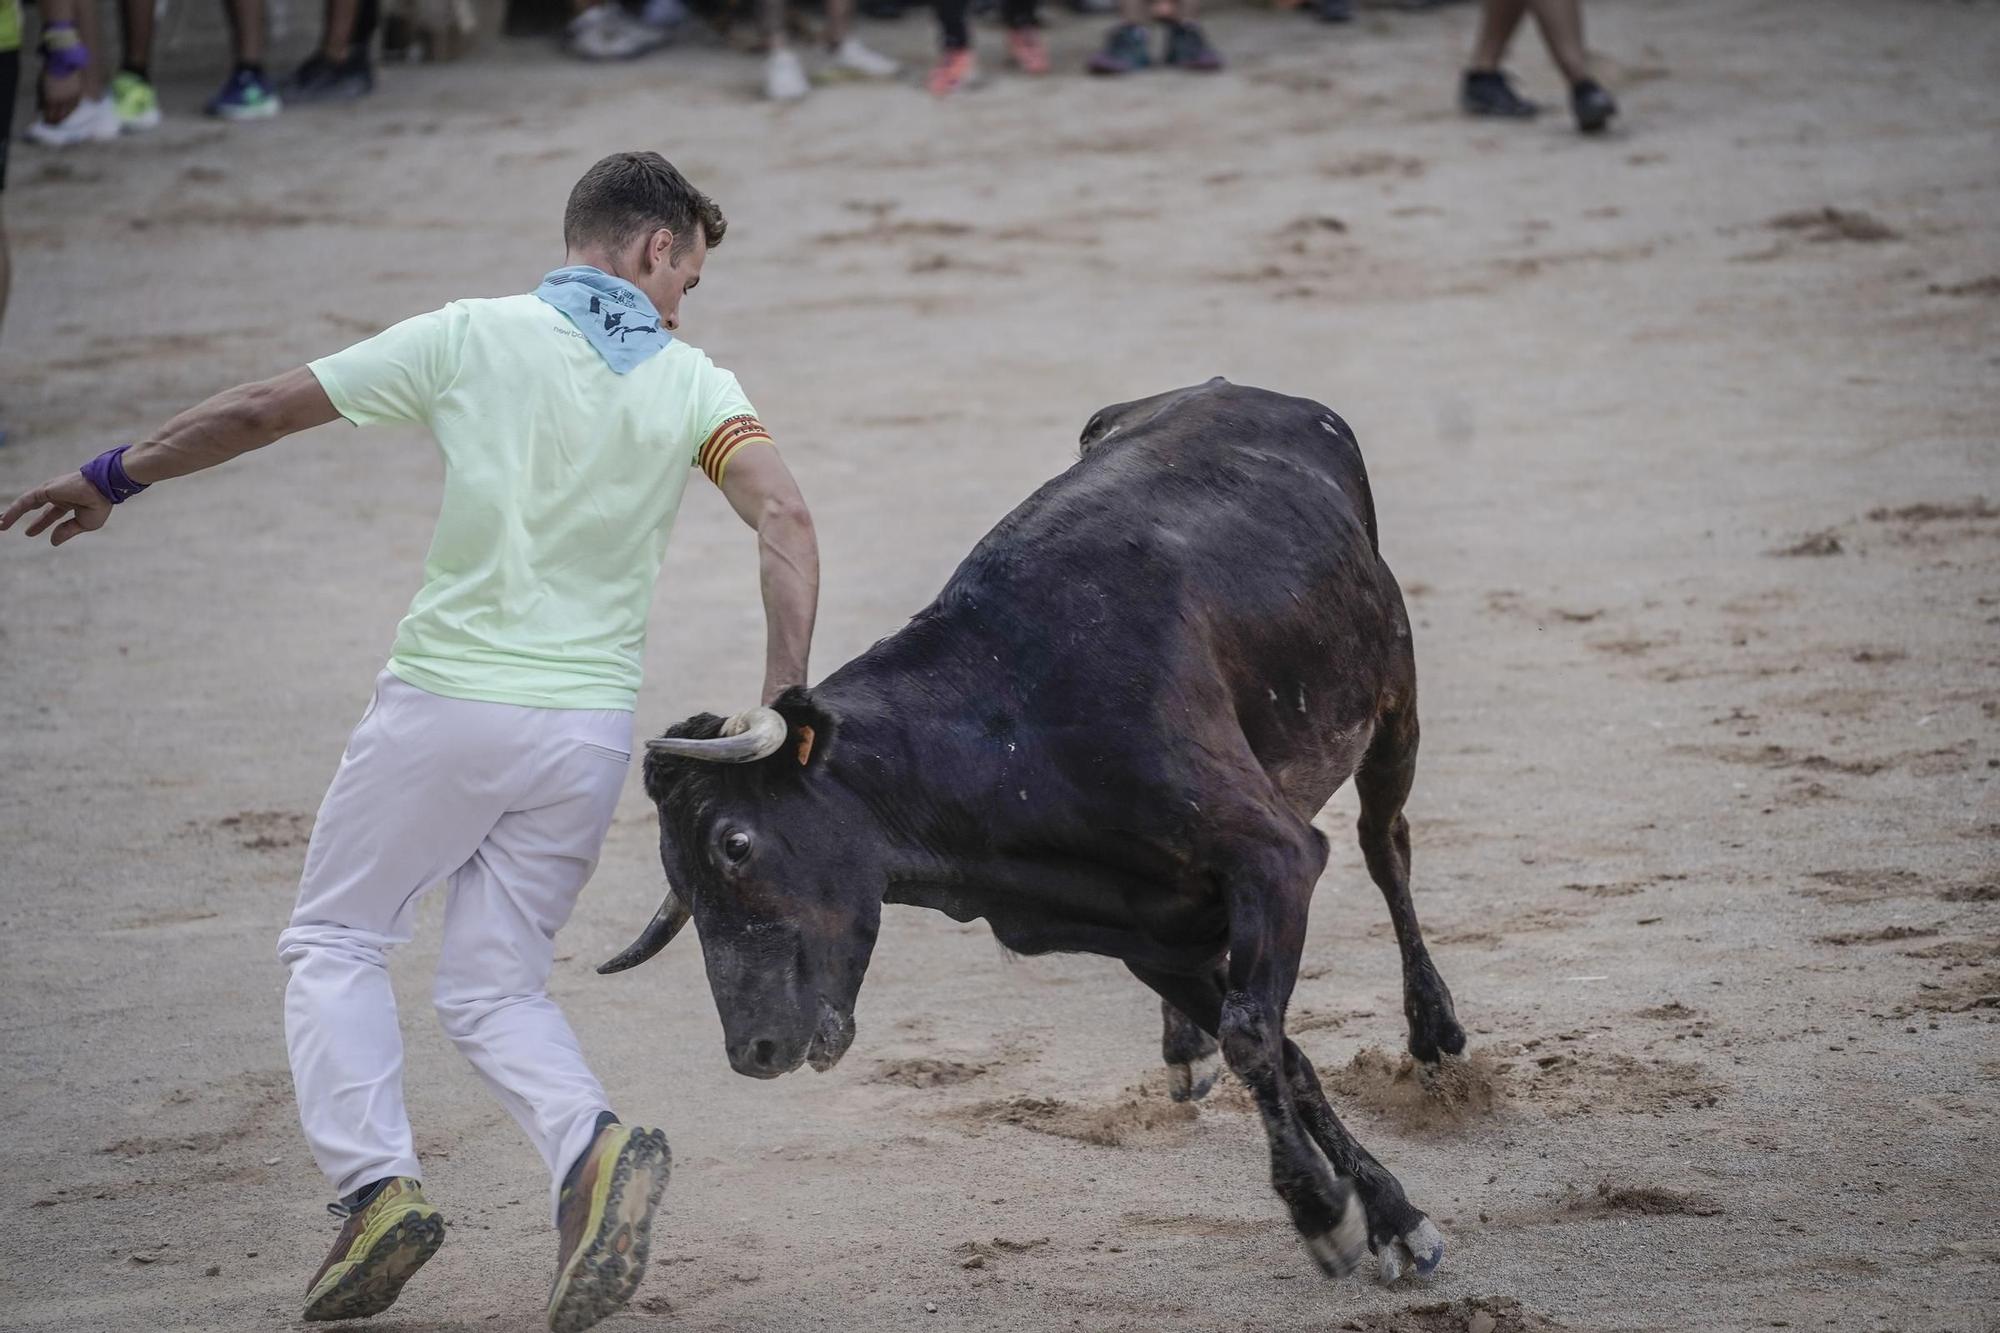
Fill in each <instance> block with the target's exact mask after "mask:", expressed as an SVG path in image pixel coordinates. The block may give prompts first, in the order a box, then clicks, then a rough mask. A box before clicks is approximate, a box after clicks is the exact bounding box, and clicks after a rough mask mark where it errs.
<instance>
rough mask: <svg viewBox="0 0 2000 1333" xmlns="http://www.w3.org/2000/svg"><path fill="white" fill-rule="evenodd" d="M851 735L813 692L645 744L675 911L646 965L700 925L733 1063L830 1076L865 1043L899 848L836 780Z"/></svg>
mask: <svg viewBox="0 0 2000 1333" xmlns="http://www.w3.org/2000/svg"><path fill="white" fill-rule="evenodd" d="M836 730H837V724H836V723H834V722H833V720H832V719H831V718H829V717H828V716H827V715H826V714H825V713H823V712H821V711H820V710H819V709H817V708H816V707H815V706H814V705H813V704H812V703H811V700H810V698H809V696H808V695H807V694H806V692H805V691H803V690H794V691H792V692H791V693H789V694H787V695H786V696H785V697H784V698H783V699H780V700H779V701H778V706H777V707H776V708H757V709H752V710H751V711H749V712H747V713H741V714H738V715H737V716H736V717H733V718H730V719H729V720H728V721H727V722H725V721H724V720H723V719H722V718H719V717H716V716H715V715H714V714H712V713H703V714H700V715H698V716H695V717H691V718H689V719H688V720H687V721H685V722H681V723H678V724H676V725H675V726H673V727H670V728H668V730H667V733H666V735H664V736H662V737H660V738H659V739H657V740H653V741H649V742H647V746H646V750H647V753H646V793H647V795H649V796H651V797H652V798H653V803H654V804H655V805H657V806H658V807H659V811H660V864H661V865H662V866H663V867H664V868H665V870H666V872H667V895H666V901H665V902H664V903H662V904H661V907H660V910H659V912H658V913H656V914H655V915H654V917H653V920H652V922H651V923H650V924H648V925H647V927H646V929H645V930H644V931H643V932H642V933H641V934H640V936H639V938H638V939H637V940H635V941H633V943H632V945H631V947H630V948H628V949H626V950H625V951H624V952H623V953H621V954H619V955H618V956H617V957H616V958H613V959H612V960H611V961H609V962H607V963H605V964H604V965H603V966H602V967H600V968H598V969H597V970H598V971H599V972H619V971H623V970H624V969H626V968H628V967H636V966H637V965H638V964H640V963H643V962H645V961H646V960H647V959H648V958H651V957H652V956H653V955H654V954H656V953H658V952H659V951H660V950H661V949H663V948H665V947H666V945H667V942H668V941H669V940H671V939H672V938H673V937H674V935H675V934H676V933H678V932H679V931H680V929H681V928H682V927H683V926H685V925H686V924H687V923H688V921H689V919H690V918H692V919H693V921H694V923H695V926H696V929H697V931H698V933H699V934H700V937H701V951H702V957H703V960H704V961H705V962H706V963H707V966H708V985H709V989H710V990H711V991H712V992H713V993H714V995H715V1007H716V1009H717V1011H718V1012H719V1013H720V1014H721V1016H722V1031H723V1040H724V1044H725V1046H726V1048H727V1050H728V1053H729V1063H730V1066H731V1067H732V1068H734V1069H735V1070H736V1072H737V1073H739V1074H749V1075H751V1076H753V1077H756V1078H776V1077H777V1076H778V1075H780V1074H784V1073H789V1072H790V1071H792V1070H794V1069H797V1068H798V1067H799V1065H800V1064H801V1063H803V1062H806V1061H811V1063H812V1066H813V1068H814V1069H818V1070H827V1069H831V1068H833V1066H834V1065H835V1064H836V1063H837V1062H838V1061H839V1060H840V1057H841V1056H842V1055H844V1054H846V1052H847V1047H848V1044H849V1043H850V1042H852V1041H853V1040H854V997H855V995H856V994H857V993H858V992H859V991H860V989H861V978H862V976H863V974H864V973H866V972H867V970H868V958H869V955H870V954H871V953H872V952H873V950H874V948H875V932H876V930H877V928H878V927H879V926H880V924H881V920H882V892H883V886H884V883H885V882H886V877H887V876H886V868H885V861H884V856H885V849H884V848H883V846H882V841H883V840H882V839H881V838H880V837H879V836H868V835H867V834H864V833H863V832H862V830H863V829H864V828H867V827H869V826H871V825H872V824H873V822H874V821H873V819H872V817H871V816H870V814H869V812H868V811H867V809H866V808H865V807H864V806H863V804H862V803H861V802H860V801H859V800H858V799H857V798H856V797H855V796H853V795H852V794H851V793H850V792H849V791H848V790H847V788H846V786H845V785H844V784H843V783H841V782H839V781H837V780H836V779H834V778H833V777H831V776H830V774H829V773H828V768H829V759H830V756H831V754H832V752H833V751H834V749H835V747H836V745H837V740H836V737H835V735H834V733H835V731H836Z"/></svg>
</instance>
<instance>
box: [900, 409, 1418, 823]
mask: <svg viewBox="0 0 2000 1333" xmlns="http://www.w3.org/2000/svg"><path fill="white" fill-rule="evenodd" d="M933 613H934V614H936V615H940V616H944V617H946V618H948V619H950V620H952V621H954V622H955V623H956V624H957V625H958V627H959V628H960V630H962V631H964V632H965V633H966V634H967V636H968V637H970V638H977V639H979V640H981V641H982V642H983V643H984V645H985V650H986V651H988V652H989V654H990V656H992V657H993V658H995V659H998V660H1001V661H1003V662H1004V663H1006V664H1007V665H1008V666H1009V667H1010V670H1011V675H1012V677H1013V679H1014V680H1015V681H1016V683H1017V688H1018V689H1019V690H1020V691H1021V693H1022V695H1023V696H1024V698H1032V700H1033V701H1034V703H1035V705H1036V711H1037V712H1038V713H1040V714H1041V715H1043V716H1044V717H1049V718H1052V719H1060V717H1061V715H1062V714H1063V713H1065V712H1066V711H1070V710H1081V709H1086V708H1089V709H1103V708H1106V707H1109V708H1113V709H1117V710H1120V711H1121V712H1124V713H1127V714H1128V715H1129V714H1131V713H1133V712H1135V711H1143V710H1145V709H1147V708H1149V707H1151V708H1154V709H1156V710H1162V711H1165V710H1167V709H1171V710H1173V711H1183V712H1184V711H1186V710H1187V709H1188V708H1189V707H1190V706H1192V705H1191V702H1190V701H1191V699H1192V698H1193V697H1194V696H1197V695H1200V694H1202V693H1203V692H1204V691H1205V690H1206V689H1209V688H1211V687H1213V688H1219V689H1220V690H1221V691H1222V692H1223V693H1224V694H1225V695H1226V696H1227V699H1228V700H1229V701H1230V702H1231V703H1232V704H1233V705H1234V709H1235V712H1236V713H1237V714H1238V715H1240V716H1241V717H1242V719H1243V722H1244V728H1245V732H1246V734H1248V735H1250V737H1251V741H1252V745H1253V748H1254V749H1256V751H1257V753H1258V755H1259V757H1260V759H1266V760H1267V767H1283V766H1286V765H1288V764H1293V763H1296V762H1300V761H1301V760H1302V759H1309V760H1310V762H1309V764H1308V766H1309V767H1320V766H1323V765H1322V764H1321V763H1320V758H1323V757H1324V754H1325V751H1326V750H1327V748H1328V745H1329V744H1333V745H1334V746H1335V748H1338V742H1337V738H1334V739H1329V738H1330V737H1334V733H1336V732H1339V731H1341V729H1343V728H1347V729H1349V731H1350V732H1351V722H1352V720H1353V719H1356V718H1359V717H1361V716H1363V715H1367V716H1372V715H1373V711H1374V709H1375V705H1376V702H1377V701H1378V699H1379V697H1380V695H1381V692H1382V690H1383V689H1384V688H1385V687H1386V686H1387V684H1388V682H1387V680H1386V678H1385V668H1384V663H1385V661H1386V660H1387V658H1388V657H1390V656H1392V655H1393V648H1392V646H1391V645H1392V643H1393V640H1394V639H1395V637H1396V635H1397V633H1398V630H1399V628H1401V627H1402V626H1403V621H1402V605H1401V599H1400V596H1399V594H1398V593H1397V592H1396V589H1395V583H1394V580H1393V578H1392V577H1391V576H1390V575H1389V573H1388V570H1387V568H1386V567H1385V566H1384V565H1383V564H1382V563H1381V561H1380V559H1379V557H1378V555H1377V551H1376V532H1375V520H1374V507H1373V501H1372V497H1371V495H1370V493H1369V489H1368V480H1367V473H1366V470H1365V468H1364V467H1363V465H1362V461H1361V454H1360V450H1359V448H1358V447H1357V446H1356V444H1355V441H1354V438H1353V435H1352V434H1351V432H1350V431H1349V430H1348V428H1347V426H1346V424H1345V423H1344V422H1342V421H1341V420H1340V419H1339V418H1338V417H1337V416H1335V415H1334V414H1333V413H1332V412H1330V411H1329V410H1327V409H1326V408H1325V407H1323V406H1321V405H1320V404H1318V403H1314V402H1311V401H1310V400H1307V399H1297V398H1287V397H1284V396H1282V395H1279V394H1274V393H1269V392H1267V391H1264V390H1259V389H1249V388H1242V387H1239V386H1234V385H1221V386H1220V387H1219V388H1215V389H1210V390H1208V391H1204V392H1199V393H1196V394H1192V395H1189V396H1188V397H1187V398H1185V399H1184V400H1182V401H1180V402H1178V403H1176V404H1175V405H1174V406H1173V407H1172V408H1170V409H1168V410H1166V411H1164V412H1162V413H1160V414H1158V415H1156V416H1154V417H1152V418H1151V419H1149V420H1147V421H1145V422H1143V423H1141V424H1139V425H1137V426H1135V427H1133V428H1132V429H1130V430H1122V431H1119V432H1117V433H1115V434H1113V435H1111V436H1110V437H1109V438H1107V439H1104V440H1103V441H1101V442H1099V443H1097V444H1094V445H1092V446H1090V447H1089V448H1087V449H1086V451H1085V452H1084V454H1083V456H1082V457H1081V458H1080V459H1079V460H1078V461H1077V463H1076V464H1075V465H1074V466H1072V467H1071V468H1070V469H1069V470H1068V471H1066V472H1065V473H1063V474H1062V475H1061V476H1059V477H1056V478H1054V479H1053V480H1051V481H1050V482H1049V483H1048V484H1047V485H1045V486H1044V487H1043V488H1042V489H1041V490H1040V491H1038V492H1037V493H1036V494H1035V495H1033V496H1031V497H1030V498H1029V499H1028V500H1027V501H1025V502H1024V503H1023V504H1022V505H1021V506H1020V507H1019V508H1017V509H1016V510H1015V511H1014V512H1013V513H1012V514H1010V515H1009V516H1008V517H1007V518H1006V519H1004V520H1002V522H1001V523H1000V524H999V526H997V527H996V528H995V529H994V530H993V531H992V532H991V533H990V534H988V536H987V537H986V539H985V540H984V541H982V542H981V543H980V544H979V546H978V547H977V548H975V549H974V551H973V552H972V553H971V555H969V556H968V557H967V558H966V560H965V562H964V563H963V564H962V565H961V566H960V567H959V570H958V572H957V573H956V574H955V575H954V576H953V578H952V580H951V582H950V584H948V585H947V587H946V588H945V591H944V593H943V594H942V595H941V596H940V598H939V601H938V603H937V606H936V607H935V608H934V609H933ZM1401 632H1402V634H1403V635H1405V636H1407V629H1406V628H1401ZM1406 642H1407V640H1406V638H1405V643H1406ZM1163 696H1171V697H1163ZM1295 751H1296V752H1297V753H1294V752H1295ZM1314 756H1318V757H1319V758H1314ZM1338 766H1339V765H1338V763H1336V764H1334V767H1338ZM1344 776H1345V773H1342V774H1340V775H1339V777H1344ZM1338 780H1339V778H1335V779H1334V781H1338ZM1321 781H1322V779H1320V778H1314V779H1312V780H1311V781H1309V782H1308V783H1307V784H1306V785H1307V786H1317V785H1320V783H1321ZM1328 791H1329V792H1330V791H1331V788H1328ZM1321 799H1323V796H1322V797H1321Z"/></svg>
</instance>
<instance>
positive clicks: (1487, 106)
mask: <svg viewBox="0 0 2000 1333" xmlns="http://www.w3.org/2000/svg"><path fill="white" fill-rule="evenodd" d="M1458 105H1459V106H1460V107H1461V108H1462V109H1463V110H1464V111H1465V114H1466V115H1468V116H1500V117H1502V118H1504V119H1507V120H1526V119H1527V118H1528V117H1530V116H1535V115H1540V114H1541V110H1542V109H1541V108H1540V107H1538V106H1536V105H1535V104H1534V103H1533V102H1530V101H1529V100H1528V99H1527V98H1525V97H1523V96H1521V94H1519V93H1517V92H1515V91H1514V85H1513V84H1511V83H1509V82H1508V81H1507V76H1506V75H1505V74H1502V73H1501V72H1500V71H1499V70H1497V69H1469V70H1467V71H1465V82H1464V83H1463V84H1461V85H1460V86H1459V90H1458Z"/></svg>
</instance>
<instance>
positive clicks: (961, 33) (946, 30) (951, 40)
mask: <svg viewBox="0 0 2000 1333" xmlns="http://www.w3.org/2000/svg"><path fill="white" fill-rule="evenodd" d="M932 4H934V5H935V6H936V7H937V19H938V32H939V34H940V37H941V39H942V41H941V45H943V47H944V49H945V50H947V51H963V50H966V49H967V48H968V47H970V46H971V45H972V29H971V28H970V27H968V26H967V25H966V22H965V15H966V11H967V10H968V9H969V8H971V6H970V5H969V3H968V0H932Z"/></svg>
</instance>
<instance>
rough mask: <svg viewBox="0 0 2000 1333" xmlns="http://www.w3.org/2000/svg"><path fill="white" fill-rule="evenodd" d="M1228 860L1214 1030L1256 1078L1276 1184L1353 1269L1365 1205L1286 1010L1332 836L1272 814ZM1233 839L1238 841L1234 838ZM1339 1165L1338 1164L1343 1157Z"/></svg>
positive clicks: (1325, 1247) (1337, 1259)
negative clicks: (1316, 1130)
mask: <svg viewBox="0 0 2000 1333" xmlns="http://www.w3.org/2000/svg"><path fill="white" fill-rule="evenodd" d="M1257 833H1258V834H1259V835H1261V836H1260V837H1258V838H1257V840H1256V841H1254V842H1250V843H1249V844H1248V845H1247V846H1246V845H1244V844H1242V843H1238V844H1237V845H1236V846H1235V847H1234V848H1231V849H1230V852H1229V853H1228V854H1226V855H1227V859H1226V860H1224V861H1223V862H1222V864H1225V865H1228V866H1230V870H1229V871H1228V872H1226V873H1225V874H1224V876H1223V877H1222V882H1221V884H1220V888H1221V890H1222V895H1223V905H1224V909H1225V911H1226V912H1227V914H1228V918H1229V965H1228V991H1227V993H1226V994H1225V995H1224V996H1223V999H1222V1012H1221V1015H1220V1019H1219V1022H1218V1024H1217V1028H1216V1035H1217V1037H1219V1038H1220V1039H1221V1042H1222V1058H1223V1059H1224V1060H1225V1061H1227V1062H1228V1064H1229V1068H1230V1070H1231V1071H1232V1072H1233V1073H1234V1074H1235V1075H1236V1076H1237V1077H1238V1078H1240V1079H1242V1080H1243V1082H1244V1084H1245V1085H1246V1086H1248V1087H1249V1089H1250V1092H1251V1095H1252V1096H1254V1097H1255V1098H1256V1100H1257V1110H1258V1113H1259V1114H1260V1115H1261V1116H1262V1117H1263V1120H1264V1133H1265V1135H1266V1137H1268V1138H1269V1140H1270V1144H1271V1185H1272V1188H1274V1189H1275V1190H1277V1192H1278V1197H1279V1198H1281V1199H1283V1200H1284V1201H1285V1206H1286V1207H1287V1208H1288V1209H1290V1210H1291V1214H1292V1225H1293V1226H1295V1227H1297V1228H1298V1231H1299V1235H1300V1236H1301V1237H1302V1238H1303V1239H1304V1240H1305V1243H1306V1249H1307V1250H1309V1251H1310V1252H1311V1253H1312V1256H1313V1258H1314V1259H1316V1260H1318V1261H1319V1265H1320V1267H1321V1268H1323V1269H1325V1270H1326V1272H1327V1273H1329V1274H1331V1275H1332V1276H1335V1277H1341V1276H1344V1275H1346V1274H1347V1273H1350V1272H1352V1271H1353V1270H1354V1269H1355V1268H1356V1267H1357V1266H1358V1265H1359V1264H1360V1262H1361V1260H1362V1258H1363V1257H1364V1255H1365V1253H1366V1249H1367V1245H1368V1216H1367V1209H1366V1204H1365V1202H1364V1200H1363V1198H1362V1195H1361V1193H1360V1192H1359V1191H1358V1190H1357V1189H1356V1188H1355V1182H1354V1181H1352V1180H1350V1179H1348V1178H1347V1177H1346V1176H1345V1175H1344V1174H1343V1175H1341V1176H1338V1177H1337V1176H1335V1175H1334V1173H1333V1172H1332V1171H1329V1170H1328V1169H1327V1167H1328V1162H1329V1159H1328V1158H1326V1157H1322V1156H1321V1155H1320V1152H1319V1150H1318V1149H1317V1148H1315V1147H1314V1145H1313V1142H1312V1139H1311V1138H1310V1136H1309V1135H1310V1131H1309V1129H1308V1126H1307V1123H1306V1121H1305V1120H1304V1118H1303V1116H1302V1115H1301V1108H1300V1107H1299V1105H1298V1103H1297V1101H1296V1100H1295V1098H1294V1096H1293V1086H1292V1080H1291V1078H1290V1077H1289V1075H1288V1073H1287V1070H1286V1060H1285V1048H1286V1047H1287V1045H1289V1043H1288V1042H1287V1041H1286V1040H1285V1027H1284V1014H1285V1008H1286V1006H1287V1005H1288V1004H1290V1002H1291V998H1292V989H1293V987H1294V986H1295V985H1297V983H1298V976H1299V956H1300V954H1301V953H1302V952H1303V951H1304V948H1305V936H1306V908H1307V905H1308V904H1309V903H1310V902H1311V899H1312V890H1313V885H1314V883H1315V882H1316V881H1317V880H1318V878H1319V873H1320V871H1321V870H1322V869H1324V868H1325V865H1326V840H1325V839H1324V838H1322V837H1320V836H1319V834H1318V832H1317V831H1316V830H1314V829H1312V828H1310V827H1306V826H1300V827H1296V828H1293V827H1287V826H1285V825H1283V824H1282V823H1280V822H1279V821H1277V820H1275V819H1267V821H1265V822H1264V824H1263V827H1262V828H1260V829H1257ZM1232 841H1233V840H1232ZM1332 1165H1333V1166H1334V1167H1335V1168H1336V1169H1339V1168H1341V1163H1340V1162H1337V1161H1335V1162H1333V1163H1332Z"/></svg>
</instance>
